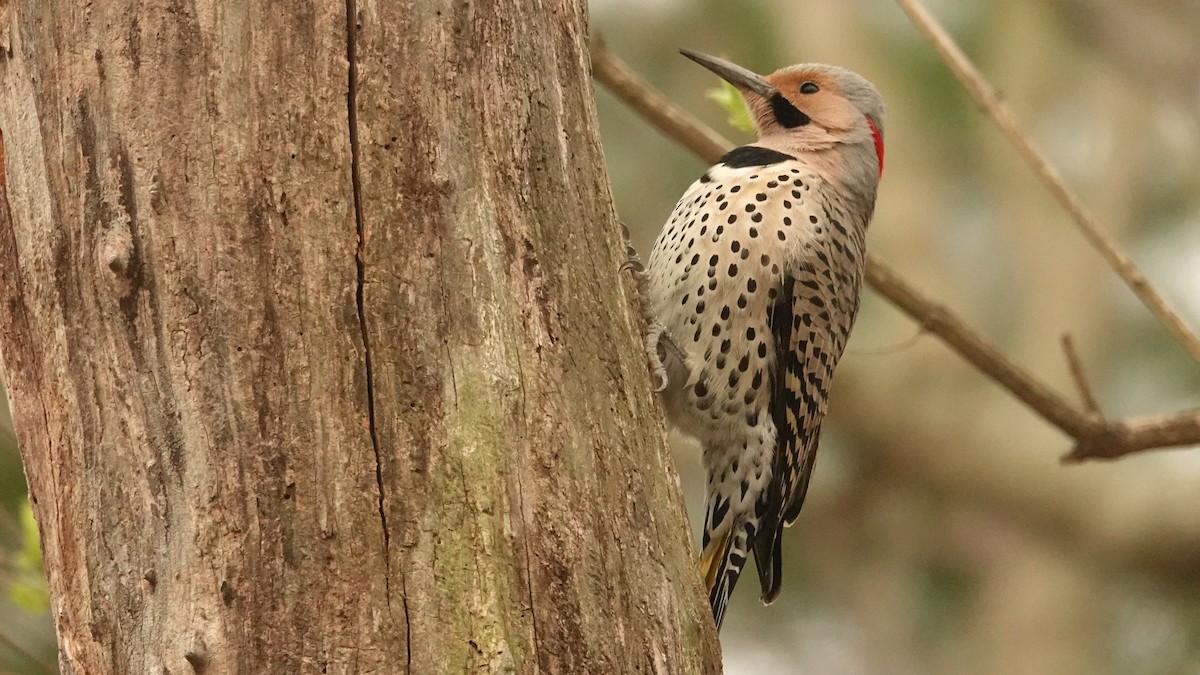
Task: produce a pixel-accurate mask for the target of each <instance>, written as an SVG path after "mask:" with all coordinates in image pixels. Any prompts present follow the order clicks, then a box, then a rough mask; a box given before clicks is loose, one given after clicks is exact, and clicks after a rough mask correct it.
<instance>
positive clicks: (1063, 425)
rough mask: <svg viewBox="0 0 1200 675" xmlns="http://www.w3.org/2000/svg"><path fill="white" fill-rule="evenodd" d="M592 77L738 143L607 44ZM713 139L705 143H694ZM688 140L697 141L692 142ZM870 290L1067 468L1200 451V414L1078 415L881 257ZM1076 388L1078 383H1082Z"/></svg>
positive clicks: (642, 105) (677, 132) (709, 148)
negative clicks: (1022, 415) (1051, 430)
mask: <svg viewBox="0 0 1200 675" xmlns="http://www.w3.org/2000/svg"><path fill="white" fill-rule="evenodd" d="M592 75H593V76H594V77H595V78H596V79H597V80H599V81H600V82H601V83H602V84H604V85H605V86H607V87H609V88H610V89H611V90H612V91H613V93H614V94H616V95H617V96H618V97H619V98H620V99H621V100H623V101H625V102H626V103H628V104H629V105H630V106H631V107H633V108H634V109H635V110H636V111H638V112H639V113H641V115H642V116H643V117H644V118H645V119H646V120H647V121H648V122H650V124H651V125H653V126H654V127H655V128H657V129H658V130H659V131H661V132H662V133H663V134H664V135H666V136H668V137H670V138H673V139H675V140H676V141H679V142H680V143H681V144H684V145H686V146H687V147H688V148H690V149H691V150H692V151H693V152H695V153H696V154H697V155H699V156H700V157H701V158H702V159H703V160H705V161H708V162H715V161H716V160H717V159H718V158H719V157H720V156H721V155H723V154H724V153H725V152H726V151H727V150H728V149H729V148H731V147H732V146H733V144H732V143H731V142H729V141H728V140H726V139H724V138H723V137H722V136H721V135H720V134H718V133H717V132H715V131H713V130H712V129H710V128H708V127H707V126H705V125H703V124H702V123H700V122H698V121H696V120H695V119H694V118H692V117H691V116H689V115H686V114H685V113H683V112H682V111H680V110H679V108H678V107H677V106H675V105H674V104H673V103H671V101H670V100H668V99H667V98H666V97H665V96H663V95H662V94H661V93H660V92H658V91H657V90H655V89H653V88H652V87H651V86H650V85H649V84H647V83H646V82H645V81H644V80H642V79H641V78H640V77H638V76H637V75H635V74H634V73H633V72H632V71H630V70H629V68H628V66H626V65H625V64H624V63H622V62H621V60H620V59H618V58H617V57H616V56H614V55H613V54H612V53H611V52H609V51H608V50H607V49H605V47H604V46H603V45H602V44H599V43H597V42H595V41H593V43H592ZM701 138H702V139H706V140H705V141H704V142H702V143H697V142H695V139H701ZM686 139H691V140H690V141H689V140H686ZM867 284H868V285H870V286H871V288H873V289H874V290H875V291H876V292H878V293H879V294H880V295H882V296H883V297H884V298H886V299H887V300H888V301H889V302H891V303H892V304H893V305H895V306H896V307H897V308H898V309H900V311H902V312H904V313H905V314H907V315H908V316H909V317H911V318H912V319H913V320H914V321H916V322H917V323H919V324H920V325H921V326H922V327H923V328H924V329H925V330H928V331H929V332H930V333H933V334H934V335H936V336H937V337H938V338H939V339H940V340H941V341H942V342H943V343H944V344H945V345H946V346H948V347H949V348H950V349H951V350H953V351H954V352H956V353H957V354H958V355H959V356H961V357H963V358H964V359H966V360H967V362H969V363H971V364H972V365H973V366H975V367H976V368H978V369H979V370H980V371H981V372H983V374H984V375H986V376H987V377H989V378H991V379H992V380H995V381H996V382H997V383H998V384H999V385H1000V386H1002V387H1004V388H1005V389H1007V390H1008V391H1009V392H1011V393H1012V394H1013V395H1014V396H1015V397H1016V398H1017V399H1018V400H1020V401H1021V402H1022V403H1024V404H1025V405H1026V406H1028V407H1029V409H1030V410H1032V411H1033V412H1034V413H1035V414H1037V415H1039V416H1040V417H1042V418H1043V419H1045V420H1046V421H1047V422H1050V423H1051V424H1053V425H1054V426H1055V427H1057V428H1058V429H1060V430H1061V431H1062V432H1063V433H1065V434H1066V435H1068V436H1070V437H1071V438H1072V439H1074V440H1075V443H1076V445H1075V448H1074V449H1073V450H1072V451H1071V453H1070V454H1068V455H1067V456H1065V457H1063V461H1064V462H1078V461H1083V460H1086V459H1112V458H1116V457H1121V456H1124V455H1128V454H1131V453H1135V452H1141V451H1144V450H1152V449H1156V448H1172V447H1180V446H1186V445H1194V444H1200V410H1196V411H1186V412H1181V413H1177V414H1175V415H1164V416H1155V417H1143V418H1134V419H1130V420H1125V421H1122V422H1115V423H1114V422H1108V421H1105V420H1104V419H1103V418H1101V417H1100V416H1099V415H1091V414H1088V413H1086V412H1083V411H1080V410H1078V409H1077V408H1076V407H1075V406H1072V405H1071V404H1070V403H1067V401H1066V400H1064V399H1063V397H1062V396H1060V395H1059V394H1057V393H1055V392H1054V390H1053V389H1051V388H1050V387H1049V386H1048V385H1046V384H1045V383H1044V382H1042V381H1041V380H1038V379H1037V378H1036V377H1034V376H1033V375H1031V374H1029V373H1028V372H1027V371H1025V370H1024V369H1023V368H1021V367H1020V366H1018V365H1017V364H1015V363H1013V362H1012V360H1011V359H1009V358H1008V357H1007V356H1005V355H1004V354H1003V353H1002V352H1001V351H1000V350H999V349H997V348H996V346H995V345H993V344H992V343H991V342H989V341H988V340H987V339H985V338H984V337H983V336H981V335H980V334H979V333H977V332H976V331H974V330H973V329H971V328H970V327H969V326H968V325H967V324H966V323H965V322H963V321H962V320H961V319H959V318H958V317H957V316H955V315H954V313H953V312H951V311H950V310H949V309H947V308H946V307H944V306H942V305H940V304H937V303H936V302H934V301H932V300H930V299H928V298H926V297H925V296H924V295H922V294H921V293H920V292H918V291H917V290H916V289H915V288H914V287H913V286H912V285H910V284H908V283H907V282H905V281H904V280H903V279H901V278H900V276H899V275H898V274H896V272H894V271H893V270H892V269H891V268H889V267H888V266H887V265H886V264H884V263H883V262H882V261H880V260H879V259H878V258H875V257H871V256H868V258H867ZM1077 382H1079V380H1078V379H1077Z"/></svg>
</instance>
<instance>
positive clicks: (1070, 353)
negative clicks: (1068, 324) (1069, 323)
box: [1061, 333, 1104, 418]
mask: <svg viewBox="0 0 1200 675" xmlns="http://www.w3.org/2000/svg"><path fill="white" fill-rule="evenodd" d="M1061 342H1062V348H1063V354H1066V356H1067V366H1069V367H1070V369H1071V379H1072V380H1075V388H1076V389H1078V390H1079V397H1080V398H1081V399H1083V407H1084V409H1085V410H1087V411H1088V413H1090V414H1091V415H1093V416H1096V417H1101V418H1102V417H1104V413H1103V412H1101V411H1100V404H1099V403H1097V402H1096V397H1095V396H1093V395H1092V387H1091V385H1089V384H1088V381H1087V375H1086V374H1085V373H1084V372H1083V361H1082V360H1080V358H1079V352H1077V351H1075V341H1074V340H1072V339H1071V335H1070V334H1069V333H1063V335H1062V338H1061Z"/></svg>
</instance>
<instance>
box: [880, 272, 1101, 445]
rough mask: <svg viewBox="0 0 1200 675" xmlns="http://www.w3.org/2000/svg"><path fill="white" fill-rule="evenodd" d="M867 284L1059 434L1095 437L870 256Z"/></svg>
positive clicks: (1049, 393) (1093, 427)
mask: <svg viewBox="0 0 1200 675" xmlns="http://www.w3.org/2000/svg"><path fill="white" fill-rule="evenodd" d="M867 283H868V284H870V285H871V288H873V289H875V290H876V291H877V292H878V293H879V294H880V295H882V296H883V297H885V298H887V299H888V300H889V301H890V302H891V303H892V304H893V305H895V306H896V307H899V308H900V310H901V311H903V312H904V313H905V314H907V315H909V316H910V317H912V318H913V319H914V320H915V321H917V322H918V323H920V324H921V326H922V327H924V328H925V330H927V331H929V332H930V333H933V334H934V335H936V336H938V337H939V338H941V340H942V342H944V343H946V345H947V346H949V347H950V348H951V349H953V350H954V351H956V352H958V354H959V355H960V356H962V357H963V358H964V359H966V360H967V361H970V362H971V364H973V365H974V366H975V367H976V368H978V369H979V370H981V371H983V374H984V375H987V376H988V377H990V378H992V379H993V380H995V381H996V382H998V383H1000V386H1002V387H1004V388H1005V389H1007V390H1009V391H1010V392H1011V393H1012V394H1013V396H1016V397H1017V398H1018V399H1019V400H1020V401H1021V402H1022V403H1024V404H1025V405H1027V406H1029V408H1030V409H1031V410H1033V411H1034V412H1035V413H1037V414H1038V415H1040V416H1041V417H1042V418H1043V419H1045V420H1046V421H1047V422H1049V423H1051V424H1053V425H1054V426H1056V427H1058V428H1059V429H1061V430H1062V431H1063V433H1065V434H1067V435H1068V436H1071V437H1072V438H1079V437H1081V436H1087V435H1092V434H1095V433H1098V432H1099V431H1100V428H1099V426H1098V425H1097V423H1096V422H1095V421H1093V420H1091V419H1089V418H1088V417H1087V416H1085V415H1083V414H1082V413H1080V412H1079V411H1078V410H1076V409H1075V408H1074V406H1072V405H1071V404H1069V403H1067V402H1066V401H1065V400H1064V399H1063V398H1062V397H1061V396H1059V395H1058V394H1056V393H1055V392H1054V391H1053V390H1052V389H1050V387H1049V386H1047V385H1046V384H1044V383H1042V382H1041V381H1039V380H1038V379H1037V378H1035V377H1034V376H1033V375H1030V374H1029V373H1028V372H1026V371H1025V369H1023V368H1021V367H1020V366H1018V365H1017V364H1015V363H1013V362H1012V360H1011V359H1009V358H1008V357H1007V356H1005V355H1004V354H1003V353H1002V352H1001V351H1000V350H999V349H997V348H996V346H995V345H993V344H992V343H991V342H989V341H988V340H987V339H986V338H984V337H983V336H981V335H980V334H979V333H976V332H975V331H973V330H971V328H970V327H968V326H967V325H966V324H965V323H964V322H963V321H962V319H959V318H958V317H957V316H955V315H954V314H953V313H952V312H951V311H950V310H949V309H947V308H946V307H944V306H942V305H939V304H937V303H935V302H933V301H932V300H930V299H928V298H926V297H925V296H923V295H922V294H921V293H920V292H918V291H917V290H916V289H915V288H913V287H912V286H911V285H909V284H908V283H907V282H905V281H904V280H903V279H901V278H900V276H899V275H897V274H896V273H895V272H894V271H892V270H891V269H889V268H888V267H887V266H886V265H884V264H883V263H881V262H879V260H878V259H877V258H875V257H873V256H867Z"/></svg>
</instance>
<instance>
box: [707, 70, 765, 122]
mask: <svg viewBox="0 0 1200 675" xmlns="http://www.w3.org/2000/svg"><path fill="white" fill-rule="evenodd" d="M704 95H705V96H707V97H708V98H710V99H712V100H714V101H716V102H717V105H719V106H721V108H723V109H724V110H725V112H726V113H727V114H728V115H729V125H730V126H732V127H733V128H734V129H738V130H740V131H745V132H747V133H749V132H752V131H754V118H753V117H751V116H750V108H748V107H746V99H744V98H742V93H741V92H740V91H738V90H737V87H734V86H733V85H732V84H729V83H728V82H722V83H721V86H720V87H717V88H716V89H709V90H708V91H706V92H704Z"/></svg>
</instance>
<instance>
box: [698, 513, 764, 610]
mask: <svg viewBox="0 0 1200 675" xmlns="http://www.w3.org/2000/svg"><path fill="white" fill-rule="evenodd" d="M752 529H753V525H752V524H751V523H746V524H745V526H744V527H741V528H738V529H737V531H736V533H734V532H726V533H725V534H723V535H720V536H718V537H715V538H713V539H712V540H710V541H708V543H707V545H706V546H705V547H704V551H703V554H702V555H701V556H700V572H701V573H702V574H703V575H704V585H705V587H706V588H707V589H708V604H709V607H711V608H712V614H713V621H714V622H715V623H716V624H717V630H720V629H721V622H722V621H723V620H724V619H725V607H726V605H727V604H728V603H729V596H730V595H732V594H733V588H734V586H736V585H737V581H738V577H740V576H741V575H742V568H743V567H745V565H746V556H747V555H748V554H749V551H748V547H749V542H750V538H751V534H752Z"/></svg>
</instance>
